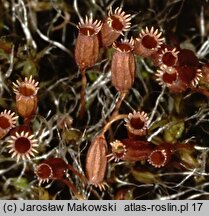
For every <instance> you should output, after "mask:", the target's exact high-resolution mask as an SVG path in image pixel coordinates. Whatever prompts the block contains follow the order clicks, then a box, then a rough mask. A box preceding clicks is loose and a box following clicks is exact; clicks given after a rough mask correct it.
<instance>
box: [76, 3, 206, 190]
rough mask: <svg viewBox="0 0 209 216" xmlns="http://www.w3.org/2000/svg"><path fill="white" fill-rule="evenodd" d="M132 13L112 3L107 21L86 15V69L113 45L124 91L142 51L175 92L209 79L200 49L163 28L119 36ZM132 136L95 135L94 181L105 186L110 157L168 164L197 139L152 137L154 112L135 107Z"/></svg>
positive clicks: (82, 55) (115, 72)
mask: <svg viewBox="0 0 209 216" xmlns="http://www.w3.org/2000/svg"><path fill="white" fill-rule="evenodd" d="M131 18H132V16H131V15H130V14H126V13H125V12H124V11H123V10H122V8H119V7H118V8H116V9H115V10H112V8H111V9H110V11H109V12H108V14H107V16H106V17H105V18H104V20H103V21H98V20H95V21H93V18H92V17H90V18H88V17H86V18H85V20H81V22H80V23H79V24H78V29H79V33H78V37H77V40H76V45H75V60H76V63H77V65H78V67H79V69H80V70H81V71H85V70H86V69H88V68H90V67H93V66H94V65H95V63H96V62H97V61H98V59H99V53H100V49H101V48H103V49H108V48H113V49H114V51H113V53H112V57H111V83H112V85H113V86H114V87H115V88H116V90H117V91H118V92H119V93H127V92H128V91H129V90H130V88H131V87H132V85H133V83H134V80H135V74H136V56H140V57H142V58H149V59H150V60H151V62H152V64H153V67H155V68H156V72H155V73H154V76H155V80H156V81H157V82H158V83H159V85H161V86H165V87H167V88H168V89H169V91H170V92H171V93H182V92H184V91H186V90H188V89H194V88H196V87H197V86H198V83H199V81H200V79H201V78H205V79H209V78H208V77H209V75H208V73H209V69H208V68H209V67H208V66H207V64H205V65H203V66H201V65H200V63H199V60H198V58H197V56H196V55H195V53H194V52H193V51H191V50H189V49H181V48H180V46H178V47H173V46H171V45H168V44H166V42H165V38H164V37H163V32H162V31H161V30H160V29H157V28H154V27H145V28H144V29H141V31H140V33H139V35H138V36H137V37H136V38H133V37H131V38H130V39H127V38H124V39H121V40H118V38H119V37H120V36H121V35H122V36H123V33H124V32H126V31H129V29H130V27H131V23H130V21H131ZM125 121H126V123H125V126H126V128H127V131H128V138H127V139H123V140H115V141H113V142H111V143H110V146H111V152H110V153H108V145H107V142H106V139H105V136H104V134H99V135H98V136H96V137H95V138H94V139H92V142H91V145H90V147H89V150H88V153H87V160H86V174H87V178H88V181H89V182H90V183H91V184H92V185H94V186H96V187H99V188H100V189H103V188H104V186H105V184H104V177H105V172H106V169H107V164H108V161H109V162H110V161H113V160H114V161H115V162H118V161H120V160H123V161H142V160H144V161H147V162H148V163H149V164H150V165H152V166H154V167H155V168H161V167H164V166H166V165H167V164H168V162H169V161H170V160H171V158H172V155H173V154H174V153H175V152H176V151H178V150H179V149H181V148H193V145H190V144H188V145H182V144H172V145H171V144H169V143H162V144H159V145H157V146H156V145H154V144H153V143H151V142H148V141H147V140H146V136H147V133H148V124H149V118H148V115H147V113H145V112H144V111H141V112H140V111H134V112H133V113H130V114H128V117H127V118H126V119H125Z"/></svg>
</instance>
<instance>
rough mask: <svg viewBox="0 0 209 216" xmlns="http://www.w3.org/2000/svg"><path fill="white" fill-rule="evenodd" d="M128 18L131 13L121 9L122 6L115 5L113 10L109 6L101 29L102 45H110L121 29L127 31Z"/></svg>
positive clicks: (129, 24) (128, 26)
mask: <svg viewBox="0 0 209 216" xmlns="http://www.w3.org/2000/svg"><path fill="white" fill-rule="evenodd" d="M130 20H131V15H130V14H126V13H125V12H124V11H122V8H120V7H117V8H116V9H115V11H114V12H113V11H112V8H110V10H109V12H108V16H107V18H106V19H105V21H104V23H103V25H102V29H101V40H102V45H103V46H105V47H108V46H111V45H112V44H113V42H114V41H115V40H116V39H117V38H118V37H119V36H120V35H121V34H122V32H123V31H128V30H129V28H130V26H131V23H130Z"/></svg>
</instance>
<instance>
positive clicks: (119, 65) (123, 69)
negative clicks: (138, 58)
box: [111, 39, 136, 93]
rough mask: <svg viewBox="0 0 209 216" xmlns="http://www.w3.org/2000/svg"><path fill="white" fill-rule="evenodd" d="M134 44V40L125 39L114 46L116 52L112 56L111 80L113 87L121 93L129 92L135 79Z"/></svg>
mask: <svg viewBox="0 0 209 216" xmlns="http://www.w3.org/2000/svg"><path fill="white" fill-rule="evenodd" d="M133 43H134V41H133V39H130V40H126V39H125V40H121V42H118V43H114V44H113V47H114V48H115V49H116V50H115V52H114V53H113V56H112V63H111V76H112V78H111V79H112V85H113V86H114V87H115V88H116V89H117V90H118V91H119V92H120V93H126V92H128V91H129V89H130V88H131V86H132V84H133V82H134V79H135V73H136V64H135V58H134V54H133Z"/></svg>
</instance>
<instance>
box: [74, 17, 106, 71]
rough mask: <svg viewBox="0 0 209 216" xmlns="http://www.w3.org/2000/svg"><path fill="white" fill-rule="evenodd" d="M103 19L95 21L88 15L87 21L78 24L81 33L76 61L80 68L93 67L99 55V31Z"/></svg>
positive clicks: (76, 50)
mask: <svg viewBox="0 0 209 216" xmlns="http://www.w3.org/2000/svg"><path fill="white" fill-rule="evenodd" d="M101 26H102V25H101V21H98V20H96V21H94V22H93V19H92V17H90V18H88V17H86V19H85V21H83V20H82V21H81V22H80V23H79V24H78V29H79V34H78V37H77V40H76V45H75V61H76V63H77V65H78V66H79V68H80V70H85V69H87V68H89V67H92V66H93V65H94V64H95V63H96V61H97V59H98V56H99V39H98V33H99V31H100V29H101Z"/></svg>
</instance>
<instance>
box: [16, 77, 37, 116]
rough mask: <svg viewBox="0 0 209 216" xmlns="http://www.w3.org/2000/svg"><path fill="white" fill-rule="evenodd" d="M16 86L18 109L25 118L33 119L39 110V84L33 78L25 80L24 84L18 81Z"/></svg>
mask: <svg viewBox="0 0 209 216" xmlns="http://www.w3.org/2000/svg"><path fill="white" fill-rule="evenodd" d="M13 85H14V93H15V94H16V109H17V112H18V114H19V115H21V116H22V117H23V118H28V117H31V116H32V115H33V114H34V113H35V111H36V108H37V101H38V98H37V92H38V89H39V88H38V82H36V81H35V80H34V79H33V78H32V76H30V77H29V78H27V77H26V78H25V80H24V81H23V82H20V81H18V80H17V84H16V83H13Z"/></svg>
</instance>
